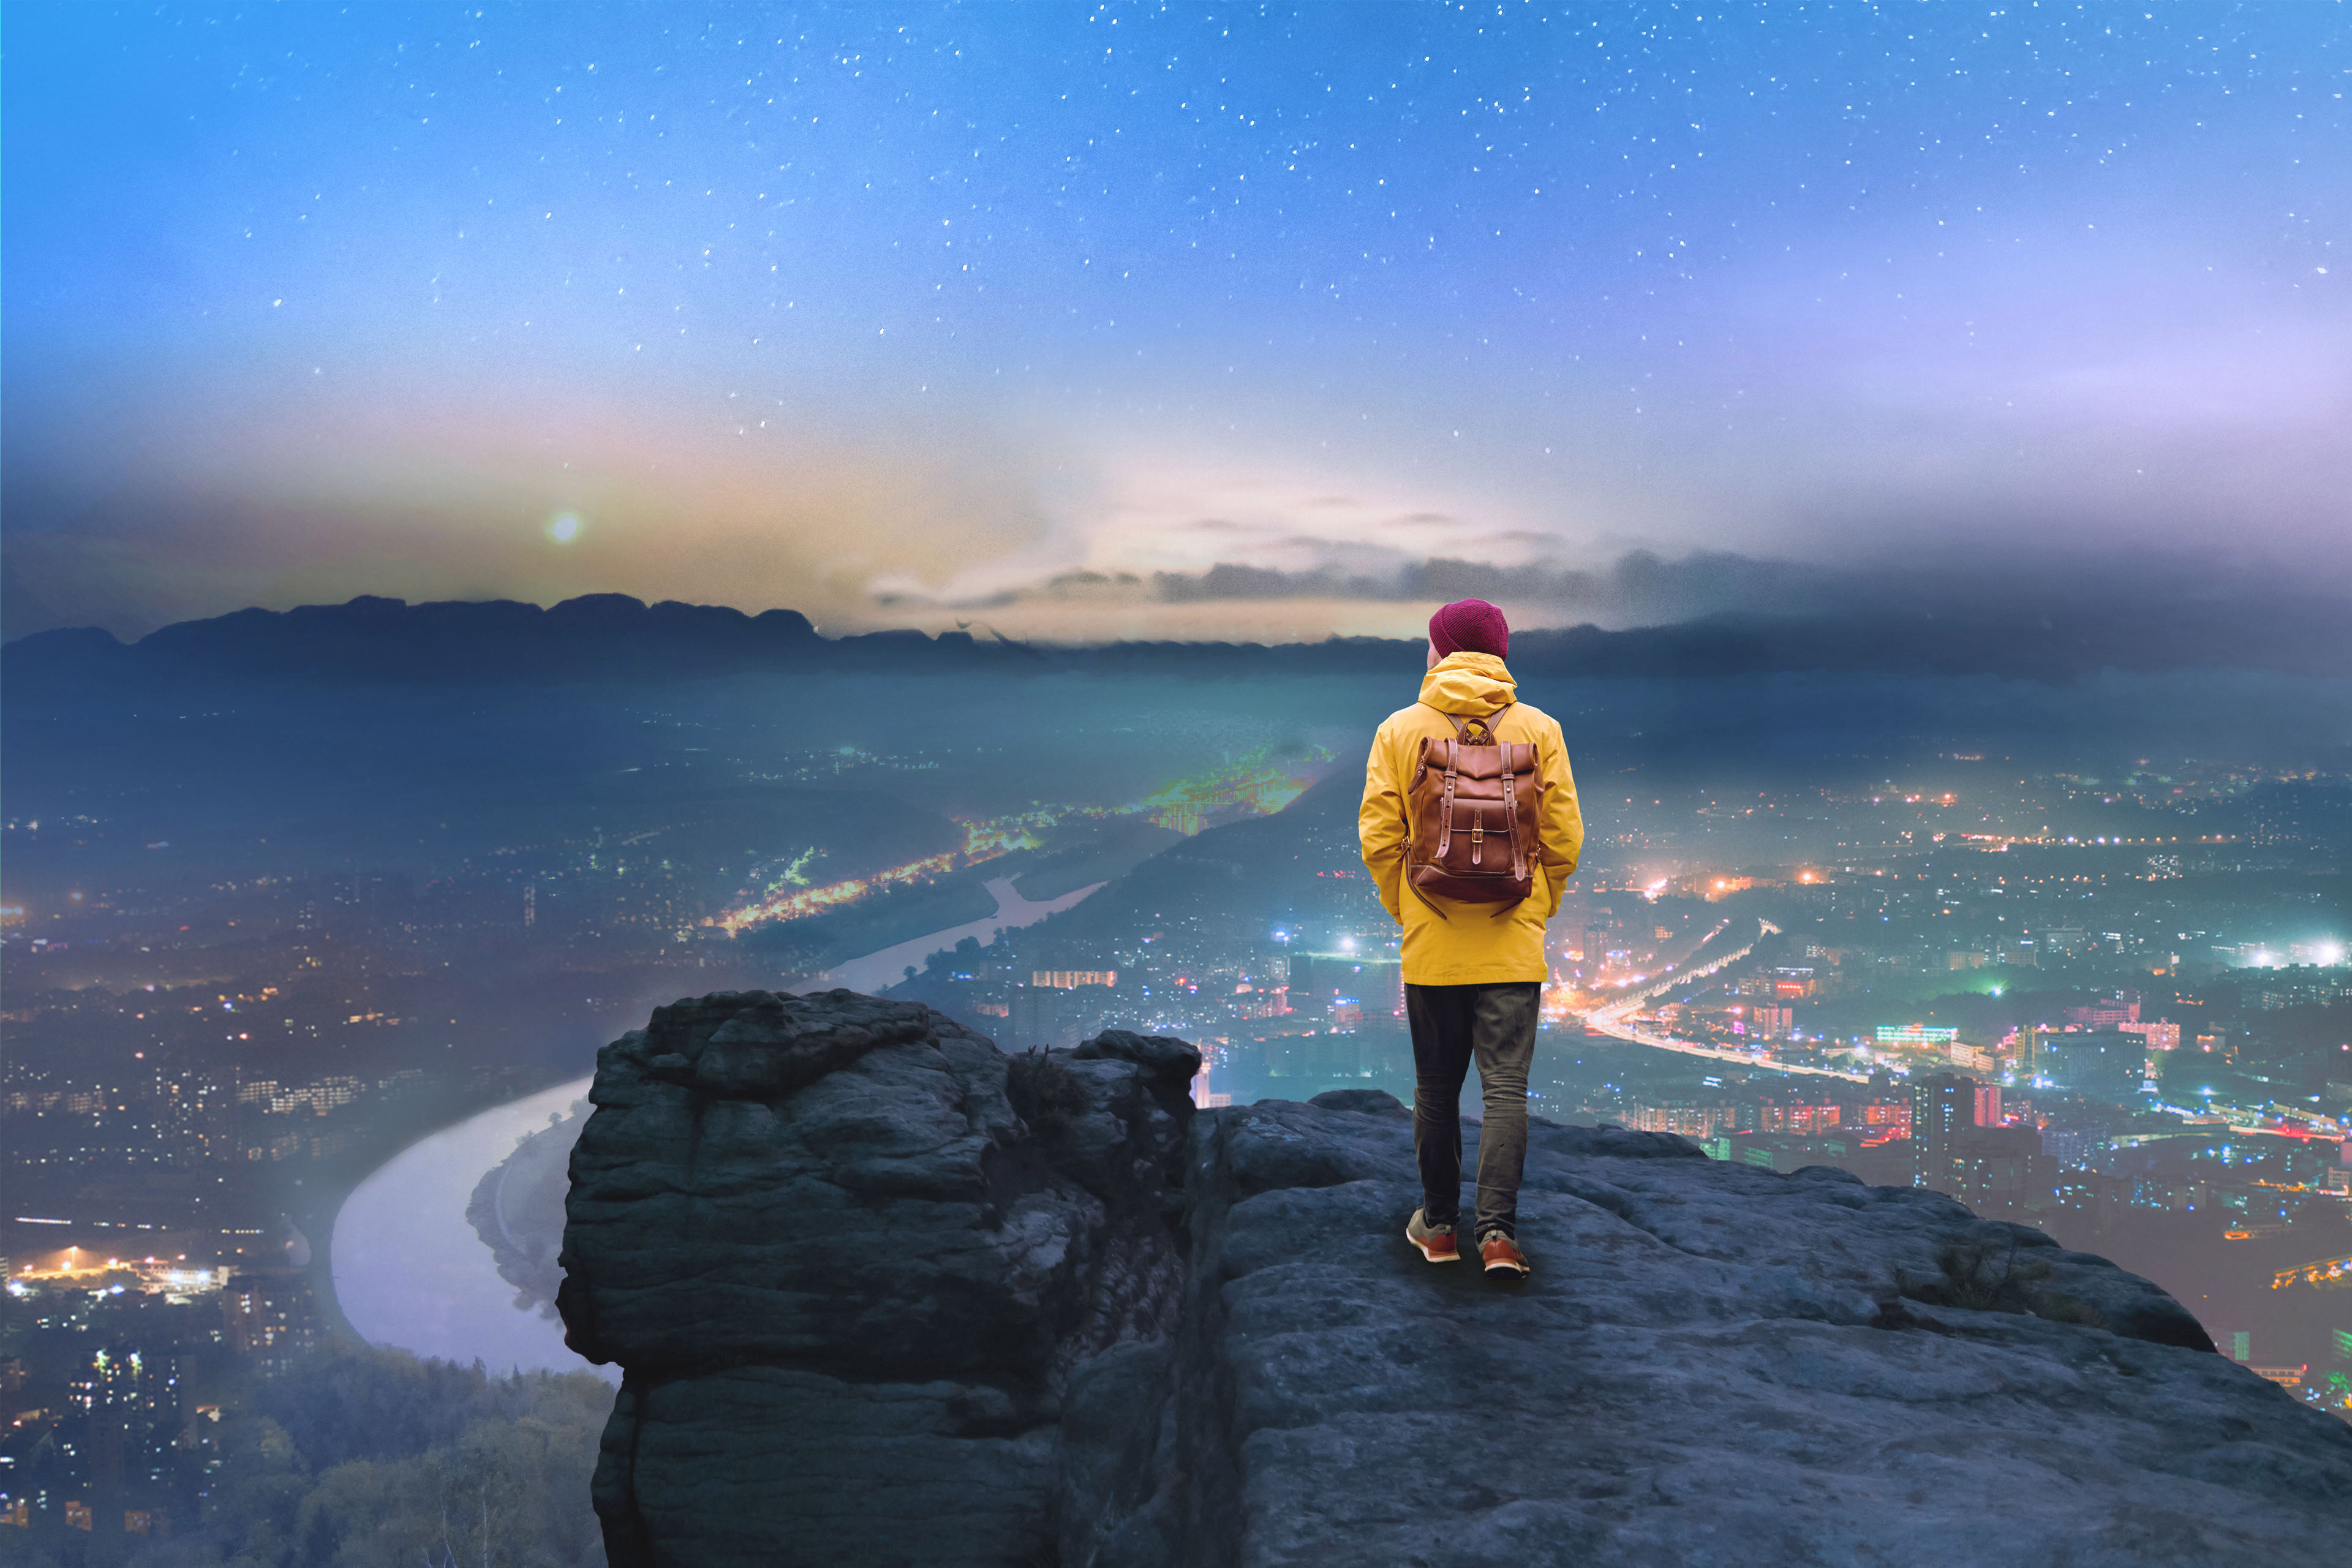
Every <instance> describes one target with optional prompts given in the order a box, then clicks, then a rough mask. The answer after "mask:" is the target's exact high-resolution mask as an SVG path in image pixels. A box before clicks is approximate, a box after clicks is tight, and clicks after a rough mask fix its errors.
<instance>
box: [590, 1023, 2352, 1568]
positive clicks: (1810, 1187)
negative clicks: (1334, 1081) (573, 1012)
mask: <svg viewBox="0 0 2352 1568" xmlns="http://www.w3.org/2000/svg"><path fill="white" fill-rule="evenodd" d="M1197 1060H1198V1058H1197V1056H1196V1054H1195V1053H1194V1052H1193V1051H1192V1048H1191V1047H1188V1046H1186V1045H1184V1044H1183V1043H1182V1042H1181V1041H1174V1040H1164V1039H1152V1038H1146V1037H1138V1036H1134V1035H1129V1034H1124V1033H1118V1032H1112V1033H1108V1034H1105V1035H1104V1036H1102V1037H1099V1038H1097V1039H1096V1040H1093V1041H1089V1042H1087V1044H1086V1045H1084V1046H1081V1047H1079V1048H1078V1049H1077V1050H1076V1052H1055V1053H1053V1054H1052V1055H1051V1056H1050V1057H1041V1056H1027V1057H1021V1056H1015V1057H1007V1056H1006V1055H1004V1054H1003V1053H1002V1052H1000V1051H998V1050H997V1049H996V1047H994V1046H993V1045H992V1044H991V1043H990V1042H988V1041H987V1040H985V1039H983V1038H982V1037H978V1036H976V1035H973V1034H971V1033H970V1032H969V1031H967V1030H964V1029H962V1028H961V1027H960V1026H957V1025H955V1024H953V1023H951V1022H950V1021H949V1020H947V1019H946V1018H944V1017H941V1016H939V1015H936V1014H931V1013H929V1012H927V1011H926V1010H924V1009H922V1008H921V1007H919V1006H915V1005H909V1004H898V1003H890V1002H882V1001H877V1000H874V999H871V998H867V997H863V996H857V995H855V994H851V993H848V992H840V991H836V992H833V993H830V994H824V995H813V996H806V997H791V996H785V997H779V996H772V995H769V994H765V993H747V994H722V995H717V996H710V997H705V998H702V999H700V1000H699V1001H688V1002H681V1003H679V1004H677V1005H675V1006H672V1007H667V1008H663V1009H660V1010H659V1011H657V1012H656V1015H655V1016H654V1019H653V1021H652V1023H651V1024H650V1025H649V1026H648V1027H647V1028H646V1029H645V1030H643V1031H638V1032H635V1033H633V1034H631V1035H629V1036H627V1037H624V1038H623V1039H621V1040H619V1041H616V1042H615V1043H614V1045H612V1046H610V1047H606V1048H605V1051H604V1054H603V1056H602V1058H600V1061H599V1067H598V1074H597V1081H596V1088H595V1091H594V1093H593V1097H592V1098H593V1101H594V1104H595V1106H596V1110H595V1113H594V1115H593V1117H592V1118H591V1120H590V1121H589V1124H588V1127H587V1129H586V1131H585V1132H584V1133H583V1136H582V1138H581V1141H580V1143H579V1146H578V1148H577V1149H576V1151H575V1152H574V1154H573V1157H572V1194H571V1197H570V1202H569V1215H570V1220H569V1226H568V1229H567V1232H566V1239H565V1247H564V1251H563V1258H562V1261H563V1265H564V1268H565V1269H566V1271H567V1278H566V1280H565V1283H564V1286H563V1289H562V1311H563V1315H564V1319H565V1321H566V1324H567V1327H568V1330H569V1331H570V1334H571V1337H572V1341H573V1342H574V1343H575V1345H577V1346H578V1347H579V1348H580V1349H582V1350H583V1352H585V1353H588V1354H590V1355H591V1356H593V1357H594V1358H596V1359H598V1360H611V1361H617V1362H618V1363H620V1364H621V1366H622V1367H623V1369H624V1373H625V1380H624V1384H623V1388H622V1393H621V1395H620V1399H619V1401H618V1403H617V1405H616V1406H615V1409H614V1416H613V1419H612V1423H611V1426H610V1427H609V1428H608V1429H607V1432H606V1435H605V1444H604V1461H603V1463H602V1465H601V1466H600V1468H599V1470H598V1474H597V1480H596V1503H597V1508H598V1510H599V1512H600V1514H601V1515H602V1516H603V1518H604V1522H605V1529H606V1539H607V1547H608V1553H609V1555H610V1557H611V1560H612V1561H613V1562H614V1564H616V1568H628V1565H632V1564H640V1563H662V1564H671V1563H676V1564H687V1563H692V1564H733V1563H745V1564H749V1563H872V1564H890V1563H908V1564H913V1563H924V1564H933V1563H975V1564H976V1563H1007V1564H1011V1563H1023V1564H1045V1563H1055V1564H1062V1565H1066V1568H1081V1565H1093V1568H1159V1565H1168V1568H1178V1565H1184V1568H1191V1565H1209V1564H1228V1563H1231V1564H1268V1565H1271V1564H1291V1563H1297V1564H1307V1563H1314V1564H1359V1563H1360V1564H1365V1565H1367V1568H1370V1565H1374V1564H1378V1565H1381V1568H1390V1565H1393V1564H1427V1565H1431V1568H1437V1565H1444V1564H1464V1565H1467V1564H1473V1563H1496V1562H1524V1563H1538V1564H1553V1563H1557V1564H1562V1565H1566V1564H1571V1563H1573V1564H1579V1565H1588V1564H1589V1565H1614V1564H1627V1565H1631V1564H1635V1563H1640V1564H1643V1565H1654V1564H1678V1563H1694V1564H1696V1563H1726V1564H1730V1563H1739V1564H1758V1563H1761V1564H1779V1563H1790V1564H1816V1563H1818V1564H1870V1563H1920V1562H1937V1563H1963V1564H1974V1563H1983V1564H1996V1563H1998V1564H2012V1563H2065V1564H2070V1565H2078V1568H2091V1565H2105V1564H2114V1565H2116V1568H2123V1565H2126V1564H2132V1565H2138V1564H2175V1563H2179V1564H2188V1563H2200V1564H2202V1563H2212V1564H2222V1563H2246V1562H2252V1561H2261V1562H2263V1563H2271V1564H2303V1563H2313V1564H2316V1563H2328V1564H2331V1565H2332V1564H2334V1563H2338V1562H2340V1561H2342V1556H2343V1541H2344V1539H2345V1531H2346V1529H2347V1525H2352V1428H2347V1427H2345V1426H2341V1425H2340V1424H2338V1423H2336V1422H2335V1421H2333V1420H2332V1419H2330V1418H2328V1417H2327V1416H2325V1415H2320V1414H2319V1413H2317V1412H2315V1411H2313V1410H2310V1409H2307V1408H2305V1407H2304V1406H2302V1405H2298V1404H2296V1403H2295V1402H2294V1400H2293V1399H2292V1398H2291V1397H2289V1396H2288V1395H2287V1394H2285V1393H2284V1391H2282V1390H2280V1389H2278V1388H2275V1387H2273V1385H2271V1384H2268V1383H2265V1382H2263V1380H2262V1379H2260V1378H2257V1377H2255V1376H2254V1375H2253V1374H2252V1373H2249V1372H2247V1371H2246V1370H2244V1369H2243V1368H2242V1367H2238V1366H2236V1365H2233V1364H2232V1363H2230V1362H2228V1361H2226V1360H2224V1359H2223V1358H2221V1357H2220V1356H2218V1355H2215V1354H2214V1353H2212V1352H2211V1348H2210V1344H2209V1343H2208V1342H2207V1341H2206V1339H2205V1336H2204V1334H2203V1332H2202V1331H2201V1330H2200V1328H2199V1327H2198V1325H2197V1323H2196V1321H2195V1320H2194V1319H2193V1318H2191V1317H2190V1316H2189V1313H2187V1312H2186V1311H2185V1310H2182V1309H2181V1308H2180V1307H2179V1305H2178V1304H2177V1303H2175V1302H2174V1301H2173V1300H2171V1299H2170V1298H2169V1297H2168V1296H2166V1295H2165V1294H2164V1293H2163V1292H2162V1291H2160V1290H2158V1289H2156V1288H2155V1287H2154V1286H2152V1285H2150V1284H2148V1283H2147V1281H2145V1280H2142V1279H2137V1278H2136V1277H2134V1276H2131V1275H2128V1274H2125V1273H2123V1272H2122V1271H2121V1270H2119V1269H2116V1268H2114V1267H2113V1266H2112V1265H2110V1264H2107V1263H2106V1262H2105V1261H2104V1260H2102V1259H2099V1258H2091V1257H2087V1256H2085V1255H2083V1254H2078V1253H2072V1252H2067V1251H2065V1250H2063V1249H2062V1248H2059V1247H2055V1246H2054V1245H2053V1244H2052V1243H2051V1242H2050V1240H2049V1238H2048V1237H2044V1236H2042V1234H2041V1233H2039V1232H2036V1231H2032V1230H2028V1229H2024V1228H2023V1227H2019V1226H2009V1225H2004V1224H1998V1223H1993V1222H1987V1221H1981V1220H1979V1219H1977V1218H1976V1217H1975V1216H1974V1215H1971V1214H1970V1213H1969V1211H1968V1210H1967V1209H1966V1208H1964V1207H1962V1206H1961V1205H1959V1204H1958V1203H1956V1202H1953V1201H1952V1200H1950V1199H1948V1198H1944V1197H1941V1196H1938V1195H1936V1194H1928V1193H1923V1192H1916V1191H1913V1190H1909V1189H1898V1188H1891V1187H1879V1188H1872V1187H1866V1186H1864V1185H1862V1184H1859V1183H1857V1182H1855V1181H1854V1180H1853V1178H1852V1177H1849V1176H1846V1175H1844V1174H1843V1173H1838V1172H1833V1171H1830V1170H1826V1169H1815V1170H1810V1171H1803V1172H1799V1173H1796V1174H1795V1175H1793V1176H1781V1175H1775V1174H1773V1173H1769V1172H1764V1171H1759V1170H1755V1169H1753V1168H1749V1167H1743V1166H1733V1165H1725V1164H1720V1163H1715V1162H1712V1161H1709V1160H1707V1159H1706V1157H1705V1156H1704V1155H1703V1154H1701V1153H1699V1152H1698V1151H1697V1150H1696V1148H1695V1147H1694V1146H1693V1145H1691V1144H1689V1143H1688V1142H1685V1141H1684V1140H1681V1139H1678V1138H1674V1137H1671V1136H1667V1135H1664V1134H1653V1133H1639V1132H1626V1131H1619V1130H1616V1129H1599V1130H1595V1129H1590V1128H1569V1127H1553V1126H1548V1125H1545V1124H1542V1123H1540V1122H1538V1124H1537V1125H1536V1126H1534V1127H1533V1128H1532V1129H1531V1131H1530V1138H1529V1147H1528V1173H1527V1181H1526V1185H1525V1188H1524V1190H1523V1193H1522V1196H1521V1201H1520V1216H1521V1217H1520V1235H1521V1239H1522V1242H1523V1244H1524V1245H1525V1246H1526V1247H1527V1249H1528V1254H1529V1257H1530V1258H1531V1259H1532V1261H1533V1263H1534V1266H1535V1273H1534V1276H1533V1277H1532V1279H1529V1280H1528V1281H1527V1282H1526V1283H1524V1284H1522V1285H1517V1286H1504V1285H1489V1284H1488V1283H1487V1281H1486V1280H1485V1279H1483V1278H1482V1277H1480V1276H1479V1275H1478V1274H1476V1273H1475V1271H1474V1270H1473V1269H1472V1268H1471V1267H1470V1266H1469V1265H1467V1264H1457V1265H1454V1266H1452V1267H1450V1268H1432V1267H1430V1266H1429V1265H1427V1264H1425V1263H1423V1261H1422V1260H1421V1258H1420V1257H1419V1255H1418V1254H1416V1253H1414V1252H1413V1251H1412V1249H1411V1248H1409V1247H1407V1246H1406V1244H1405V1242H1404V1241H1403V1239H1402V1228H1403V1224H1404V1219H1405V1216H1406V1215H1407V1214H1408V1213H1410V1211H1411V1209H1412V1205H1414V1204H1415V1203H1417V1202H1418V1201H1419V1197H1418V1192H1417V1187H1416V1184H1415V1182H1414V1179H1413V1165H1412V1126H1411V1121H1410V1117H1409V1115H1408V1114H1407V1113H1406V1112H1405V1111H1404V1110H1403V1108H1402V1106H1400V1105H1399V1104H1398V1103H1397V1102H1396V1101H1395V1100H1393V1099H1391V1097H1389V1096H1387V1095H1385V1094H1381V1093H1377V1092H1373V1091H1349V1092H1345V1093H1339V1094H1330V1095H1324V1096H1321V1097H1318V1100H1316V1101H1315V1102H1313V1103H1309V1104H1298V1103H1293V1102H1286V1101H1269V1102H1265V1103H1262V1104H1259V1105H1255V1106H1246V1107H1234V1108H1228V1109H1223V1110H1213V1111H1205V1112H1201V1113H1199V1114H1197V1115H1195V1114H1194V1113H1193V1112H1192V1108H1191V1105H1190V1102H1189V1100H1188V1099H1187V1096H1186V1086H1187V1084H1188V1082H1189V1080H1190V1079H1191V1077H1192V1072H1193V1070H1194V1068H1195V1067H1196V1065H1197ZM1475 1131H1476V1130H1475V1126H1471V1127H1467V1128H1465V1138H1475Z"/></svg>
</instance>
